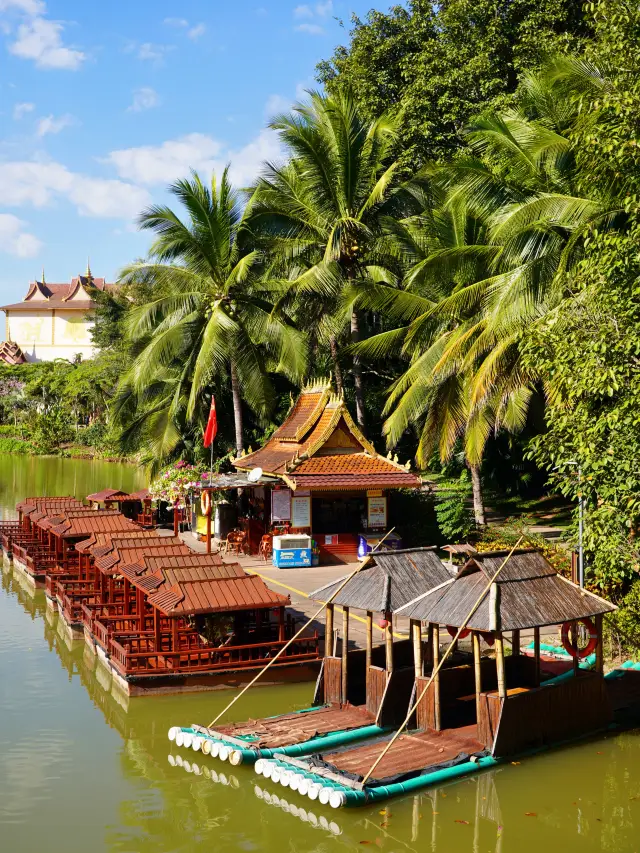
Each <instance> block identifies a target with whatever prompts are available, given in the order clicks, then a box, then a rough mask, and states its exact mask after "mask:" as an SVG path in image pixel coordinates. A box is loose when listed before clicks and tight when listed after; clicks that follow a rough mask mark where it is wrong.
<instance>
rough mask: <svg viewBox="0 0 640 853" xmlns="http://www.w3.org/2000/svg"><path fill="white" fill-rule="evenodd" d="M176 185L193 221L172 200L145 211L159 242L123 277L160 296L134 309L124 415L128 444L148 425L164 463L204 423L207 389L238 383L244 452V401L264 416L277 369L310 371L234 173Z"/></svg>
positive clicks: (121, 406)
mask: <svg viewBox="0 0 640 853" xmlns="http://www.w3.org/2000/svg"><path fill="white" fill-rule="evenodd" d="M170 192H171V193H172V195H173V196H175V198H176V199H177V200H178V201H180V202H181V203H182V205H183V207H184V209H185V213H186V219H185V220H182V219H180V217H179V216H178V214H176V213H175V212H174V211H173V210H171V209H170V208H169V207H166V206H153V207H151V208H149V209H148V210H146V211H144V212H143V213H142V215H141V217H140V224H141V227H142V228H144V229H147V230H150V231H153V232H154V233H155V234H156V240H155V242H154V243H153V245H152V246H151V249H150V253H149V260H147V261H140V262H137V263H134V264H132V265H131V266H130V267H128V268H126V269H125V270H124V271H123V274H122V280H123V281H124V282H125V284H128V285H138V284H140V285H141V286H145V287H151V288H152V289H153V291H154V296H153V298H152V299H151V300H150V301H149V302H147V303H145V304H142V305H140V306H138V307H134V308H133V309H132V310H131V311H130V312H129V313H128V315H127V321H126V328H127V331H128V335H129V338H130V341H131V343H132V344H133V345H134V347H136V348H137V350H138V354H137V356H136V358H135V360H134V362H133V364H132V366H131V368H130V370H129V371H128V373H127V375H126V377H125V378H124V381H123V383H122V386H121V389H120V394H119V398H118V402H117V406H116V412H117V414H118V416H119V418H120V422H121V423H123V422H125V421H127V420H128V421H129V423H128V425H127V428H126V429H125V432H124V436H123V438H124V441H125V442H126V440H127V439H128V438H130V436H131V435H132V433H134V432H135V433H140V432H141V433H142V434H143V435H145V436H146V440H147V446H148V448H149V450H150V453H151V456H152V458H153V459H154V460H155V461H156V463H157V462H158V461H160V460H162V459H165V458H171V455H172V454H174V453H175V452H176V451H177V449H178V448H179V446H180V445H181V443H182V442H183V438H182V437H183V436H185V434H188V433H189V431H190V430H191V433H192V434H193V435H196V434H197V433H198V432H199V431H200V430H201V428H202V422H203V419H204V417H205V414H206V413H205V405H204V404H205V400H204V395H205V393H207V394H208V393H209V392H210V389H211V387H212V385H213V384H214V382H216V381H218V382H220V381H224V382H225V383H226V382H227V381H230V385H231V394H232V398H233V416H234V422H235V444H236V451H237V453H238V454H240V453H241V452H242V448H243V443H244V442H243V439H244V432H243V412H242V401H243V399H244V401H246V402H247V403H248V404H249V406H250V407H251V408H252V409H253V410H254V411H255V412H257V413H258V414H259V415H262V416H264V415H266V414H267V413H268V411H269V410H270V408H271V407H272V405H273V390H272V385H271V381H270V378H269V370H280V371H282V372H284V373H286V374H288V375H289V376H291V377H298V376H301V375H302V374H303V373H304V370H305V358H304V354H305V347H304V342H303V339H302V337H301V335H300V334H299V333H298V332H297V330H296V329H295V328H294V327H293V324H292V323H291V322H289V321H288V319H287V318H286V316H284V315H283V314H279V315H277V316H274V314H273V304H272V302H271V301H270V300H269V293H268V292H267V291H266V290H265V288H264V287H262V286H261V283H260V280H259V276H258V272H259V269H260V265H261V262H262V255H261V253H260V251H258V250H257V249H255V248H252V246H251V244H250V241H249V236H250V235H249V234H248V232H247V230H246V227H245V221H244V218H243V211H242V206H241V203H240V202H241V200H240V197H239V195H238V194H237V193H236V192H235V191H234V190H233V188H232V187H231V184H230V183H229V179H228V173H227V170H226V169H225V171H224V172H223V174H222V177H221V179H220V181H219V182H217V181H216V179H215V176H213V177H212V179H211V183H210V184H209V185H208V186H207V185H206V184H205V183H203V181H202V180H201V179H200V177H199V176H198V175H197V174H195V173H193V174H192V177H191V179H189V180H181V181H177V182H176V183H175V184H173V185H172V186H171V187H170ZM132 414H133V416H132Z"/></svg>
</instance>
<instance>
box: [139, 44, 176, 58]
mask: <svg viewBox="0 0 640 853" xmlns="http://www.w3.org/2000/svg"><path fill="white" fill-rule="evenodd" d="M170 50H173V48H172V47H171V45H167V44H152V43H151V42H150V41H145V42H143V44H141V45H140V47H139V48H138V59H141V60H142V61H143V62H162V60H163V59H164V57H165V55H166V54H167V53H168V52H169V51H170Z"/></svg>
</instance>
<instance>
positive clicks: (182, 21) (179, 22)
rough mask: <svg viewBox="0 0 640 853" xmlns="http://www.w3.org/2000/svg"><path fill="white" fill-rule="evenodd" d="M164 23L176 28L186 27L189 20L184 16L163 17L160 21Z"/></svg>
mask: <svg viewBox="0 0 640 853" xmlns="http://www.w3.org/2000/svg"><path fill="white" fill-rule="evenodd" d="M162 23H163V24H166V25H167V26H168V27H175V28H176V29H181V28H186V27H188V26H189V21H187V19H186V18H165V19H164V21H163V22H162Z"/></svg>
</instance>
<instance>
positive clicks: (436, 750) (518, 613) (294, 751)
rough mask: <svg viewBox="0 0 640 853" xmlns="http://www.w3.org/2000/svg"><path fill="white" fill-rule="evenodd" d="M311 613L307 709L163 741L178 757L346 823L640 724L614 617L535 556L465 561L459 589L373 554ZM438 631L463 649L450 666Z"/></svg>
mask: <svg viewBox="0 0 640 853" xmlns="http://www.w3.org/2000/svg"><path fill="white" fill-rule="evenodd" d="M485 593H486V594H485ZM313 597H315V598H317V599H319V600H320V601H327V602H330V603H329V604H328V605H327V608H326V622H327V625H326V640H325V654H324V659H323V663H322V670H321V674H320V677H319V679H318V682H317V685H316V693H315V699H314V703H313V706H312V707H311V708H308V709H305V710H302V711H299V712H296V713H286V714H282V715H281V716H277V717H271V718H268V719H260V720H249V721H246V722H243V723H235V724H225V725H218V726H216V725H215V724H210V725H209V726H200V725H191V726H185V727H172V728H171V729H170V731H169V739H170V740H171V741H173V742H174V743H175V745H176V746H181V747H183V748H189V749H191V750H192V751H195V752H200V753H202V754H204V755H206V756H211V757H214V758H217V759H219V760H223V761H228V762H229V763H230V764H232V765H235V766H237V765H240V764H253V765H254V769H255V771H256V772H257V773H259V774H261V775H262V776H264V777H265V778H266V779H268V780H270V782H271V784H273V783H279V784H280V785H281V786H284V787H287V788H289V789H290V790H291V791H292V792H295V793H296V795H298V796H303V797H307V798H308V799H310V800H317V801H318V802H319V803H321V804H322V805H329V806H331V807H333V808H340V807H343V806H357V805H363V804H366V803H372V802H376V801H378V800H384V799H387V798H389V797H392V796H396V795H400V794H405V793H409V792H411V791H416V790H421V789H424V788H428V787H430V786H433V785H439V784H441V783H442V782H444V781H447V780H453V779H457V778H460V777H462V776H468V775H470V774H475V773H478V772H480V771H481V770H483V769H485V768H488V767H493V766H495V765H496V764H498V763H500V762H503V761H507V760H512V759H513V758H514V757H515V756H520V755H524V754H532V753H535V752H538V751H541V750H545V749H548V748H551V747H554V746H558V745H561V744H564V743H567V742H570V741H573V740H575V739H578V738H584V737H587V736H590V735H594V734H597V733H600V732H604V731H607V730H608V729H610V728H612V727H623V726H632V725H637V724H638V721H639V720H640V667H637V666H635V665H633V664H625V665H623V666H621V667H619V668H617V669H614V670H612V671H610V672H608V673H607V674H606V675H605V672H604V658H603V630H602V626H603V617H604V616H605V615H606V614H607V613H610V612H612V611H614V610H615V607H614V606H613V605H612V604H611V603H609V602H608V601H606V600H604V599H603V598H600V597H599V596H597V595H595V594H593V593H592V592H589V591H587V590H585V589H581V588H580V587H579V586H577V585H576V584H573V583H571V582H570V581H569V580H567V579H566V578H564V577H563V576H562V575H560V574H558V573H557V572H556V571H555V570H554V569H553V567H552V566H551V565H550V564H549V563H548V562H547V560H546V559H545V557H544V556H543V554H542V553H540V552H539V551H536V550H532V549H519V550H514V551H512V552H511V553H509V552H485V553H474V554H472V555H470V557H469V559H467V561H466V562H465V563H464V565H463V566H462V567H461V568H460V569H459V570H458V571H457V572H456V573H455V574H453V573H451V572H450V571H449V570H448V569H447V567H445V566H444V564H443V563H442V562H441V561H440V560H439V559H438V557H437V554H436V552H435V550H434V549H414V550H404V551H396V552H382V553H378V554H374V555H372V557H371V558H369V560H368V562H367V564H366V565H365V566H363V568H362V569H361V570H360V571H359V572H358V573H357V574H356V575H355V576H353V577H352V578H351V579H350V580H348V581H347V582H346V583H345V582H344V581H336V582H335V583H333V584H330V585H329V586H327V587H324V588H323V589H320V590H317V591H316V592H315V593H314V594H313ZM474 603H475V605H474ZM338 605H340V606H341V607H342V611H343V622H342V632H341V633H342V636H341V638H340V639H341V643H340V646H341V650H340V654H336V647H337V642H336V637H335V632H334V609H335V607H336V606H338ZM351 608H357V609H359V610H363V611H365V613H366V616H367V626H368V630H367V647H366V649H364V650H357V651H350V650H349V645H348V630H349V611H350V609H351ZM374 613H379V614H381V615H382V617H383V623H382V624H383V625H384V626H385V642H384V644H382V645H381V646H374V645H373V642H372V631H371V625H372V620H373V614H374ZM403 616H405V617H408V618H409V619H410V633H411V636H410V638H409V639H408V640H400V641H394V640H393V623H394V620H397V619H399V618H400V617H403ZM580 624H582V627H583V632H582V634H584V633H585V631H586V638H585V639H586V644H585V645H581V642H580V639H579V637H580V636H581V632H580V631H579V630H578V628H579V625H580ZM556 625H562V626H563V636H564V638H565V646H566V650H565V649H556V648H555V647H554V646H553V645H550V644H549V643H548V642H547V643H542V642H541V632H544V631H545V630H546V629H548V628H549V627H550V626H556ZM442 626H446V628H447V629H448V631H449V633H451V635H452V636H455V637H456V638H457V644H456V645H457V648H456V649H455V651H454V652H453V653H452V654H450V655H449V656H448V657H447V658H446V661H444V663H443V643H442V642H441V640H442V639H443V637H442V635H441V630H442ZM461 629H463V630H461ZM522 632H527V633H529V634H530V635H531V637H532V639H531V642H530V643H528V644H526V643H524V639H525V638H524V637H523V636H522ZM463 637H464V638H465V639H470V640H471V649H470V650H466V651H465V650H464V649H463V648H462V644H461V643H460V642H459V641H460V640H461V639H462V638H463ZM505 642H506V643H507V644H508V643H509V642H510V647H511V648H510V652H511V653H510V654H507V653H505ZM557 652H560V654H557ZM405 724H406V725H405ZM261 790H262V789H261Z"/></svg>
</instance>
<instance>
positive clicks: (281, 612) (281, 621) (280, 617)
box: [278, 607, 285, 643]
mask: <svg viewBox="0 0 640 853" xmlns="http://www.w3.org/2000/svg"><path fill="white" fill-rule="evenodd" d="M284 633H285V632H284V607H280V608H279V609H278V640H279V641H280V642H281V643H284V641H285V636H284Z"/></svg>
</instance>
